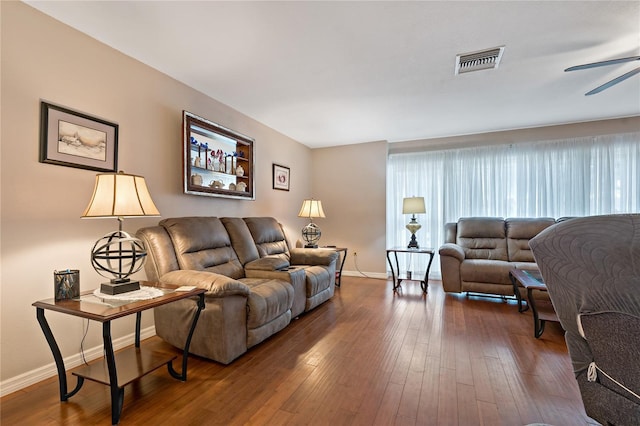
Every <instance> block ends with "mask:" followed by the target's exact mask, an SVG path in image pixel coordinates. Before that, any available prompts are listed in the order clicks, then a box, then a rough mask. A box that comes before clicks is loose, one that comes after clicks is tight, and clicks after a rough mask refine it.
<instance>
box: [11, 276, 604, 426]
mask: <svg viewBox="0 0 640 426" xmlns="http://www.w3.org/2000/svg"><path fill="white" fill-rule="evenodd" d="M403 287H404V290H403V294H401V295H394V294H393V292H392V290H391V283H390V282H387V281H384V280H376V279H367V278H355V277H343V282H342V287H341V288H339V289H336V295H335V296H334V298H333V299H331V300H330V301H329V302H327V303H325V304H323V305H322V306H320V307H319V308H317V309H315V310H314V311H312V312H310V313H308V314H306V315H303V316H301V317H300V318H299V319H297V320H294V321H293V322H292V323H291V324H290V325H289V327H287V328H286V329H285V330H283V331H282V332H280V333H278V334H277V335H276V336H273V337H272V338H270V339H268V340H267V341H266V342H263V343H262V344H260V345H258V346H257V347H255V348H253V349H251V350H250V351H249V352H248V353H246V354H245V355H244V356H242V357H241V358H239V359H238V360H236V361H235V362H234V363H233V364H231V365H229V366H223V365H221V364H217V363H215V362H212V361H207V360H205V359H201V358H198V357H191V358H190V359H189V374H188V381H187V382H184V383H182V382H179V381H177V380H174V379H172V378H171V377H170V376H169V375H168V373H167V371H166V369H165V368H162V369H159V370H157V371H155V372H153V373H151V374H149V375H147V376H145V377H143V378H142V379H141V380H139V381H138V382H135V383H133V384H131V385H129V386H127V387H126V388H125V402H124V409H123V412H122V419H121V422H120V424H122V425H137V424H143V423H144V424H153V425H177V424H179V425H245V424H247V425H331V426H339V425H509V426H513V425H527V424H531V423H546V424H551V425H555V426H562V425H595V424H597V423H596V422H594V421H593V420H591V419H589V418H588V417H587V416H586V415H585V413H584V409H583V407H582V402H581V399H580V394H579V392H578V387H577V384H576V382H575V379H574V378H573V374H572V372H571V364H570V360H569V356H568V354H567V349H566V346H565V343H564V338H563V332H562V329H561V328H560V325H559V324H558V323H548V324H547V329H546V330H545V332H544V334H543V335H542V337H541V338H540V339H535V338H534V337H533V322H532V317H531V313H530V312H525V313H522V314H521V313H518V310H517V307H516V304H515V302H513V301H510V302H504V301H502V300H501V299H497V298H485V297H473V296H471V297H467V296H466V295H451V294H445V293H444V292H443V291H442V286H441V283H440V282H439V281H431V282H430V283H429V294H428V295H427V296H426V297H423V296H422V295H421V292H420V286H419V284H418V283H415V282H408V283H407V282H405V283H403ZM143 344H144V345H146V346H147V347H152V348H154V349H157V350H159V351H176V350H175V349H174V348H172V347H171V346H169V345H167V344H166V343H164V342H163V341H162V340H160V339H159V338H158V337H153V338H151V339H148V340H146V341H145V342H143ZM176 352H177V351H176ZM70 380H71V386H73V385H74V384H75V379H74V378H72V379H70ZM0 404H1V405H0V410H1V417H0V420H1V423H2V425H23V424H24V425H59V424H64V425H94V424H95V425H107V424H110V421H111V411H110V399H109V391H108V388H107V387H106V386H103V385H100V384H97V383H93V382H85V384H84V387H83V388H82V389H81V390H80V392H79V393H78V394H77V395H75V396H73V397H72V398H71V399H70V400H69V401H68V402H60V401H59V396H58V383H57V378H51V379H47V380H45V381H43V382H41V383H38V384H36V385H33V386H30V387H29V388H26V389H23V390H21V391H18V392H15V393H13V394H10V395H7V396H5V397H4V398H2V400H1V401H0Z"/></svg>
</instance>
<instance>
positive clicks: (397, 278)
mask: <svg viewBox="0 0 640 426" xmlns="http://www.w3.org/2000/svg"><path fill="white" fill-rule="evenodd" d="M391 253H393V255H394V257H395V261H396V268H395V271H394V269H393V264H392V263H391V258H390V257H389V254H391ZM398 253H410V254H413V253H417V254H428V255H429V264H428V265H427V270H426V271H425V273H424V279H415V278H414V277H413V276H412V277H409V276H407V275H405V276H404V277H402V276H401V275H400V267H399V264H398ZM434 255H435V252H434V251H433V249H431V248H407V247H393V248H390V249H387V262H389V267H390V268H391V278H392V280H393V292H394V293H396V292H398V290H401V289H402V288H401V287H400V285H401V284H402V281H420V287H421V288H422V293H423V294H426V293H427V285H428V284H427V283H428V281H429V270H430V269H431V263H432V262H433V256H434ZM396 271H397V275H396Z"/></svg>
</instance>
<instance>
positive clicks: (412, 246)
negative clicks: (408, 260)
mask: <svg viewBox="0 0 640 426" xmlns="http://www.w3.org/2000/svg"><path fill="white" fill-rule="evenodd" d="M407 248H410V249H419V248H420V246H419V245H418V240H417V239H416V234H411V241H409V245H408V246H407Z"/></svg>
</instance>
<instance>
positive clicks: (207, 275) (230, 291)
mask: <svg viewBox="0 0 640 426" xmlns="http://www.w3.org/2000/svg"><path fill="white" fill-rule="evenodd" d="M160 282H161V283H163V284H173V285H194V286H196V287H198V288H204V289H206V290H207V292H206V293H205V295H206V296H209V297H225V296H233V295H240V296H249V293H250V289H249V287H248V286H247V285H246V284H244V283H241V282H240V281H238V280H234V279H233V278H229V277H227V276H225V275H220V274H216V273H214V272H207V271H192V270H178V271H171V272H168V273H166V274H164V275H163V276H162V277H161V278H160Z"/></svg>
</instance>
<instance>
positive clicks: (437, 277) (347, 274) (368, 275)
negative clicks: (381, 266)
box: [342, 271, 442, 281]
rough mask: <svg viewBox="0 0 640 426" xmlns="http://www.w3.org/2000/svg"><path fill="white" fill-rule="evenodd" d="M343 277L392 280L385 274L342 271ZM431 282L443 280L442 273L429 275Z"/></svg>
mask: <svg viewBox="0 0 640 426" xmlns="http://www.w3.org/2000/svg"><path fill="white" fill-rule="evenodd" d="M342 275H344V276H345V277H365V278H376V279H380V280H390V279H391V274H389V275H387V274H386V273H384V272H358V271H342ZM429 279H430V280H437V281H440V280H442V276H441V275H440V272H439V271H438V272H432V273H430V274H429Z"/></svg>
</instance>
